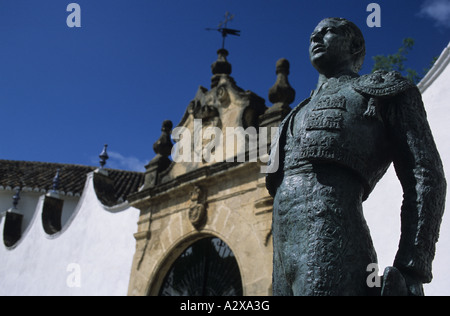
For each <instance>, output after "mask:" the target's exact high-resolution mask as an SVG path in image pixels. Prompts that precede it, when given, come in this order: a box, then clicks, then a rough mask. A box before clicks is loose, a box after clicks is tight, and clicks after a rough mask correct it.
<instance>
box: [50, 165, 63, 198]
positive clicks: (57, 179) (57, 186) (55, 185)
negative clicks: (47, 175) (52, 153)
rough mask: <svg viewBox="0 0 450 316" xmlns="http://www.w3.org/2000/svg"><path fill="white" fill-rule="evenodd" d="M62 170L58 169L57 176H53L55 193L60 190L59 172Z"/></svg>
mask: <svg viewBox="0 0 450 316" xmlns="http://www.w3.org/2000/svg"><path fill="white" fill-rule="evenodd" d="M60 171H61V169H59V168H58V169H57V170H56V175H55V177H54V178H53V181H52V191H53V192H54V193H56V192H57V191H58V188H59V180H60V177H59V173H60Z"/></svg>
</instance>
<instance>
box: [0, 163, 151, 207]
mask: <svg viewBox="0 0 450 316" xmlns="http://www.w3.org/2000/svg"><path fill="white" fill-rule="evenodd" d="M57 169H60V181H59V187H58V190H59V191H60V192H64V193H65V194H69V195H81V194H82V193H83V189H84V184H85V182H86V175H87V174H88V173H89V172H92V171H94V170H96V169H97V168H95V167H89V166H82V165H71V164H59V163H47V162H30V161H11V160H0V189H3V190H5V189H7V188H9V189H11V190H12V189H14V188H16V187H21V188H22V189H24V190H25V189H26V190H33V191H38V192H49V191H50V190H52V188H53V178H54V177H55V175H56V170H57ZM106 170H108V172H109V175H110V178H111V179H113V181H114V189H115V194H114V195H115V196H116V197H117V199H118V202H120V201H124V200H126V199H127V196H128V195H129V194H131V193H134V192H137V191H138V189H139V187H140V186H142V184H143V182H144V174H143V173H141V172H132V171H123V170H112V169H106Z"/></svg>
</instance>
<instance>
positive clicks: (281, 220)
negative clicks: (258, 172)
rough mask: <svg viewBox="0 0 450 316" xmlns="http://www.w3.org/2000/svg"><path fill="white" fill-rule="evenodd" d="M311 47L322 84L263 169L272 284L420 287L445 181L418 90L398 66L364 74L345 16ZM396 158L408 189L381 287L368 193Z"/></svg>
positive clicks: (340, 290) (306, 288)
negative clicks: (372, 282) (371, 273)
mask: <svg viewBox="0 0 450 316" xmlns="http://www.w3.org/2000/svg"><path fill="white" fill-rule="evenodd" d="M309 52H310V59H311V62H312V64H313V66H314V67H315V68H316V69H317V71H318V72H319V81H318V86H317V89H316V90H315V91H314V92H313V93H312V95H311V97H310V98H308V99H306V100H305V101H303V102H302V103H301V104H300V105H298V106H297V107H296V108H295V109H294V110H293V111H292V112H291V113H290V114H289V115H288V116H287V117H286V118H285V120H284V121H283V122H282V124H281V126H280V130H279V131H280V132H279V138H278V141H277V143H276V146H275V147H274V148H273V150H272V153H271V155H272V157H271V160H273V159H279V164H274V165H279V168H278V170H276V172H273V173H269V174H268V176H267V179H266V184H267V188H268V190H269V192H270V194H271V195H272V196H273V197H274V210H273V245H274V246H273V247H274V272H273V293H274V295H380V294H384V295H387V294H397V295H399V294H404V295H406V294H408V295H423V286H422V284H423V283H428V282H430V281H431V279H432V273H431V264H432V261H433V259H434V253H435V244H436V242H437V239H438V234H439V227H440V224H441V219H442V215H443V211H444V205H445V194H446V181H445V178H444V172H443V168H442V162H441V159H440V157H439V154H438V152H437V149H436V145H435V143H434V140H433V136H432V133H431V131H430V127H429V125H428V122H427V118H426V113H425V109H424V106H423V103H422V99H421V95H420V92H419V90H418V89H417V87H416V86H415V85H413V84H412V83H410V82H409V81H408V80H406V79H404V78H403V77H402V76H401V75H400V74H399V73H396V72H381V71H380V72H375V73H373V74H370V75H365V76H359V75H358V74H357V73H358V71H359V70H360V68H361V66H362V64H363V60H364V57H365V42H364V38H363V35H362V33H361V31H360V30H359V29H358V27H357V26H356V25H354V24H353V23H352V22H350V21H347V20H345V19H341V18H328V19H325V20H323V21H321V22H320V23H319V25H318V26H317V27H316V28H315V30H314V32H313V33H312V35H311V44H310V49H309ZM392 162H393V163H394V166H395V170H396V172H397V175H398V178H399V180H400V182H401V184H402V187H403V191H404V200H403V206H402V210H401V238H400V243H399V249H398V253H397V255H396V258H395V261H394V264H393V267H389V268H387V269H386V271H385V275H384V279H383V280H384V282H383V287H382V289H381V293H380V291H379V290H378V292H377V291H376V289H371V288H369V287H368V285H367V284H366V279H367V276H368V272H367V271H366V269H367V267H368V265H370V264H373V263H376V262H377V257H376V252H375V249H374V247H373V244H372V240H371V236H370V233H369V230H368V227H367V225H366V222H365V219H364V217H363V212H362V202H363V201H364V200H366V199H367V198H368V196H369V194H370V193H371V191H372V190H373V188H374V187H375V185H376V183H377V182H378V181H379V180H380V179H381V178H382V176H383V175H384V174H385V172H386V170H387V169H388V167H389V166H390V164H391V163H392ZM270 164H271V162H269V165H270ZM386 220H388V219H386Z"/></svg>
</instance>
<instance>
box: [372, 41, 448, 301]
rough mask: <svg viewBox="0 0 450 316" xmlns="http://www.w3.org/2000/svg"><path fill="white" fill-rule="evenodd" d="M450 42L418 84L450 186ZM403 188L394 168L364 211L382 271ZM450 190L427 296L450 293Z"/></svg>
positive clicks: (393, 240)
mask: <svg viewBox="0 0 450 316" xmlns="http://www.w3.org/2000/svg"><path fill="white" fill-rule="evenodd" d="M449 50H450V44H449V46H448V47H447V48H446V49H445V50H444V52H443V53H442V55H441V58H440V59H439V60H438V61H437V62H436V64H435V67H434V68H433V69H432V70H431V71H430V73H429V74H428V75H427V76H426V77H425V78H424V80H422V82H421V83H420V84H419V88H420V90H421V92H422V97H423V102H424V104H425V109H426V111H427V114H428V121H429V123H430V126H431V130H432V132H433V136H434V138H435V141H436V145H437V148H438V150H439V153H440V155H441V158H442V161H443V164H444V170H445V175H446V179H447V183H448V187H450V128H449V127H448V123H449V122H450V67H449V64H450V62H449V61H450V53H449ZM402 197H403V191H402V188H401V186H400V183H399V181H398V179H397V176H396V174H395V171H394V169H393V167H391V168H390V169H389V171H388V173H387V174H386V176H385V177H384V178H383V179H382V180H381V182H380V183H379V184H378V185H377V187H376V188H375V190H374V192H373V193H372V195H371V196H370V198H369V200H368V201H366V203H365V204H364V213H365V216H366V220H367V223H368V225H369V227H370V229H371V233H372V237H373V240H374V244H375V248H376V250H377V253H378V261H379V266H380V273H382V271H383V270H384V268H385V267H386V266H390V265H392V263H393V261H394V258H395V254H396V252H397V249H398V248H397V247H398V241H399V237H400V207H401V204H402ZM449 200H450V192H449V190H448V189H447V203H446V211H445V214H444V218H443V222H442V226H441V234H440V239H439V242H438V244H437V250H436V258H435V261H434V264H433V275H434V279H433V281H432V283H431V284H427V285H425V287H424V288H425V294H426V295H446V296H447V295H450V252H449V251H448V249H450V203H449Z"/></svg>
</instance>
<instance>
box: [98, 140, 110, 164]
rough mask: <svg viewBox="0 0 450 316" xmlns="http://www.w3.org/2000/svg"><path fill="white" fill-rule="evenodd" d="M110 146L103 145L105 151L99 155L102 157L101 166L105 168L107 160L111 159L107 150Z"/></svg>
mask: <svg viewBox="0 0 450 316" xmlns="http://www.w3.org/2000/svg"><path fill="white" fill-rule="evenodd" d="M107 148H108V145H106V144H105V146H104V147H103V151H102V152H101V153H100V155H99V156H98V157H99V158H100V167H101V169H103V167H104V166H105V165H106V161H107V160H108V159H109V156H108V153H107V152H106V149H107Z"/></svg>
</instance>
